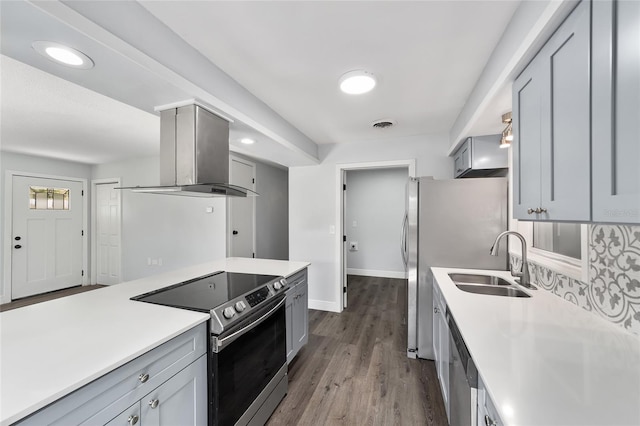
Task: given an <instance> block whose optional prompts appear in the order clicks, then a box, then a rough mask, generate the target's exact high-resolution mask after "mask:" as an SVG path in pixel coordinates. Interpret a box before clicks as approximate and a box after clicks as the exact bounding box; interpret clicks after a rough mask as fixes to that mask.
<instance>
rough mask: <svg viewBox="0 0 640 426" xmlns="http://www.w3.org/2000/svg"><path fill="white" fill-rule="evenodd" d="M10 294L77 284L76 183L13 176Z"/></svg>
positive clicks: (15, 296)
mask: <svg viewBox="0 0 640 426" xmlns="http://www.w3.org/2000/svg"><path fill="white" fill-rule="evenodd" d="M12 191H13V196H12V217H11V223H12V237H11V238H12V241H11V244H12V245H11V247H12V248H11V298H12V299H18V298H21V297H26V296H31V295H34V294H39V293H45V292H49V291H54V290H60V289H63V288H67V287H73V286H77V285H81V284H82V281H83V279H82V275H83V271H82V239H83V230H82V215H83V200H82V197H83V194H82V183H81V182H77V181H68V180H59V179H45V178H36V177H28V176H14V177H13V181H12Z"/></svg>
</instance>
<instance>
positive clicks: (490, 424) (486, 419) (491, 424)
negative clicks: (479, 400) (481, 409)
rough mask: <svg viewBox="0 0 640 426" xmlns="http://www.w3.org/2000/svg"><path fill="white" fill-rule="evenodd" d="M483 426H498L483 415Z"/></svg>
mask: <svg viewBox="0 0 640 426" xmlns="http://www.w3.org/2000/svg"><path fill="white" fill-rule="evenodd" d="M484 424H485V425H487V426H498V424H497V423H496V422H495V421H494V420H493V419H492V418H491V417H489V416H487V415H486V414H485V416H484Z"/></svg>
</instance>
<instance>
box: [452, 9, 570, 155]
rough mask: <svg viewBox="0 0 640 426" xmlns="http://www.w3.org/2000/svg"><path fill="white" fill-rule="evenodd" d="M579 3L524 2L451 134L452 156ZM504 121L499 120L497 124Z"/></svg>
mask: <svg viewBox="0 0 640 426" xmlns="http://www.w3.org/2000/svg"><path fill="white" fill-rule="evenodd" d="M578 3H579V0H544V1H543V0H540V1H522V2H521V4H520V6H519V7H518V9H516V11H515V13H514V14H513V18H512V19H511V21H510V22H509V25H508V26H507V28H506V29H505V31H504V33H503V35H502V37H501V38H500V41H499V42H498V44H497V45H496V47H495V49H494V50H493V52H492V53H491V56H490V57H489V60H488V61H487V64H486V65H485V67H484V70H483V71H482V74H480V77H479V78H478V81H477V82H476V84H475V86H474V88H473V90H472V91H471V94H470V95H469V98H468V99H467V102H466V103H465V105H464V107H463V108H462V110H461V111H460V114H459V115H458V117H457V118H456V121H455V122H454V123H453V126H452V127H451V130H450V132H449V143H450V146H449V151H448V154H449V155H451V154H453V153H454V152H455V150H456V149H457V148H458V147H459V146H460V145H461V144H462V142H463V141H464V140H465V139H466V138H467V137H469V136H478V135H471V134H469V133H470V132H471V129H472V127H473V126H474V124H475V123H476V122H477V120H478V119H479V118H480V117H481V116H482V113H483V112H484V111H485V109H486V108H487V107H488V106H489V105H490V104H491V102H493V100H494V99H495V97H496V95H497V94H498V93H500V91H501V90H503V89H504V88H505V86H507V85H509V86H510V85H511V84H512V83H513V80H515V78H516V77H517V75H518V74H519V73H520V72H521V71H522V70H523V69H524V67H525V66H526V65H527V64H528V63H529V61H531V59H532V58H533V56H534V55H535V53H537V52H538V50H539V49H540V48H541V47H542V46H543V45H544V42H545V41H546V40H547V39H548V38H549V37H550V36H551V34H552V33H553V31H555V29H556V28H557V27H558V25H560V23H561V22H562V21H563V20H564V19H565V18H566V17H567V15H569V13H570V12H571V10H573V9H574V8H575V6H577V4H578ZM497 120H500V117H499V116H498V117H496V121H497Z"/></svg>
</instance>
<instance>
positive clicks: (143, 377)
mask: <svg viewBox="0 0 640 426" xmlns="http://www.w3.org/2000/svg"><path fill="white" fill-rule="evenodd" d="M138 380H140V383H146V382H147V380H149V374H148V373H145V374H141V375H139V376H138Z"/></svg>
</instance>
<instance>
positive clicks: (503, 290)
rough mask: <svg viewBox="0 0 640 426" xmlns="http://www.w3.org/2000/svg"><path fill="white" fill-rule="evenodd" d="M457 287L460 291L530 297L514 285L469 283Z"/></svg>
mask: <svg viewBox="0 0 640 426" xmlns="http://www.w3.org/2000/svg"><path fill="white" fill-rule="evenodd" d="M456 287H458V288H459V289H460V290H462V291H466V292H468V293H477V294H488V295H491V296H507V297H531V296H529V295H528V294H527V293H525V292H524V291H522V290H519V289H517V288H515V287H498V286H484V285H471V284H458V283H456Z"/></svg>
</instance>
